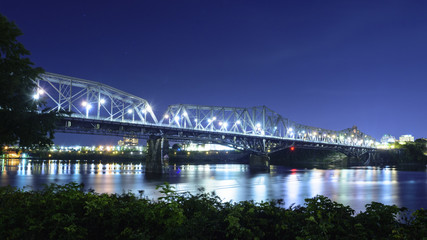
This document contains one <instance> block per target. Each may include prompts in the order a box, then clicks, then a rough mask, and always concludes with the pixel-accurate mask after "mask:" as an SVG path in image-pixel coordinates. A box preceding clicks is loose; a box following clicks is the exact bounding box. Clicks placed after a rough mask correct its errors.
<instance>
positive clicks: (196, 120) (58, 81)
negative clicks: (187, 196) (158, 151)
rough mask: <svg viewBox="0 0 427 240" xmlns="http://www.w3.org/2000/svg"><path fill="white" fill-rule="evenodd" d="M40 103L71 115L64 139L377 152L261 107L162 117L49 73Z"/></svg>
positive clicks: (95, 86)
mask: <svg viewBox="0 0 427 240" xmlns="http://www.w3.org/2000/svg"><path fill="white" fill-rule="evenodd" d="M36 83H37V89H35V90H34V96H33V97H34V99H36V100H43V101H45V102H46V103H47V107H49V108H50V110H49V111H61V110H65V111H69V112H71V113H72V114H71V115H70V116H66V117H64V118H63V119H62V120H60V122H59V123H58V125H57V130H58V131H59V132H64V133H82V134H101V135H112V136H128V137H136V138H148V137H153V136H154V137H162V138H167V139H170V140H174V141H186V142H195V143H217V144H222V145H226V146H230V147H233V148H235V149H240V150H246V151H250V152H252V153H257V154H266V153H270V152H276V151H280V150H283V149H285V148H289V147H291V146H295V147H298V148H308V149H327V150H335V151H339V152H343V153H345V154H347V155H349V154H350V155H362V154H364V153H367V152H373V151H375V145H374V144H375V139H374V138H372V137H371V136H369V135H366V134H364V133H362V132H360V131H359V130H358V129H357V128H356V127H353V128H348V129H345V130H341V131H334V130H329V129H323V128H317V127H311V126H307V125H302V124H299V123H296V122H294V121H291V120H289V119H287V118H284V117H282V116H281V115H280V114H278V113H276V112H274V111H273V110H271V109H269V108H267V107H265V106H261V107H252V108H238V107H221V106H199V105H188V104H179V105H171V106H169V107H168V109H167V110H166V111H165V112H164V113H163V114H162V115H158V116H156V114H155V113H154V112H153V109H152V108H151V106H150V104H149V103H148V101H147V100H145V99H143V98H140V97H137V96H134V95H132V94H129V93H126V92H123V91H121V90H118V89H116V88H113V87H110V86H107V85H105V84H102V83H99V82H94V81H89V80H84V79H79V78H74V77H69V76H64V75H59V74H54V73H45V74H42V75H41V76H40V78H39V79H37V81H36Z"/></svg>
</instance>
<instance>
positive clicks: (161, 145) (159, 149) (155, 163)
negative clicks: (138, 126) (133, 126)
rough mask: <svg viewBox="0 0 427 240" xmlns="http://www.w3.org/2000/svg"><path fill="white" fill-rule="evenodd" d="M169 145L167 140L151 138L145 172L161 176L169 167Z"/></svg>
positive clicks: (148, 142)
mask: <svg viewBox="0 0 427 240" xmlns="http://www.w3.org/2000/svg"><path fill="white" fill-rule="evenodd" d="M168 148H169V143H168V141H167V139H165V138H163V137H158V136H150V137H149V138H148V140H147V150H148V152H147V157H146V160H145V172H146V173H156V174H161V173H163V172H166V170H167V169H168V167H169V161H168V159H167V158H165V156H167V149H168Z"/></svg>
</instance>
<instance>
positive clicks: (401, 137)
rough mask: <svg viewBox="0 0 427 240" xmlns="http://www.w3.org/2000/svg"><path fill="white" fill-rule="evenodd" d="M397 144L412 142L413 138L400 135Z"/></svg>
mask: <svg viewBox="0 0 427 240" xmlns="http://www.w3.org/2000/svg"><path fill="white" fill-rule="evenodd" d="M399 142H402V143H403V142H414V136H412V135H402V136H400V137H399Z"/></svg>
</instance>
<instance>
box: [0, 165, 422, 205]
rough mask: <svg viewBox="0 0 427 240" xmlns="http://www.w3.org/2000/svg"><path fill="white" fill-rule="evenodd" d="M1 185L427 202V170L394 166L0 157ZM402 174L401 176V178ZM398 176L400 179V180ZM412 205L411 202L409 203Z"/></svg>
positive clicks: (236, 196) (295, 199)
mask: <svg viewBox="0 0 427 240" xmlns="http://www.w3.org/2000/svg"><path fill="white" fill-rule="evenodd" d="M0 163H1V164H2V166H1V168H0V169H1V173H0V175H1V182H0V185H1V186H5V185H8V184H10V185H13V186H17V187H23V186H26V185H36V188H37V187H40V186H41V185H42V184H49V183H58V184H65V183H68V182H70V181H75V182H78V183H80V182H84V183H85V186H86V188H93V189H94V190H95V191H97V192H101V193H102V192H107V193H122V192H126V191H128V190H132V191H133V192H134V193H137V191H138V190H142V189H143V190H145V194H147V195H148V196H149V198H156V197H158V196H160V194H159V192H158V190H156V189H155V187H156V185H159V184H163V183H164V182H169V183H170V184H171V185H172V186H174V187H176V190H177V191H179V192H185V191H190V192H192V193H197V189H198V188H200V187H204V188H205V189H206V191H207V192H211V191H215V192H216V193H217V194H218V195H219V196H220V198H221V199H224V200H226V201H229V200H233V201H242V200H255V201H265V200H268V199H270V200H271V199H280V198H281V199H284V201H285V203H286V206H289V205H290V204H292V203H296V204H303V203H304V199H305V198H309V197H313V196H315V195H317V194H321V195H325V196H328V197H330V198H331V199H332V200H334V201H337V202H339V203H342V204H344V205H351V206H352V208H354V209H356V210H357V209H359V210H363V209H364V205H365V204H367V203H370V202H371V201H377V202H383V203H385V204H397V205H399V206H406V205H405V204H412V205H414V206H418V208H419V207H420V206H422V207H425V208H426V207H427V206H426V203H425V202H427V201H421V200H418V199H427V188H426V184H427V177H426V175H427V173H426V172H404V171H397V170H396V169H394V168H385V169H384V168H372V167H368V168H354V169H335V170H319V169H312V170H298V169H286V168H279V167H278V168H273V170H272V171H271V172H270V173H257V174H251V173H250V172H249V168H248V166H247V165H237V164H236V165H233V164H219V165H176V166H171V172H170V174H165V175H163V176H162V177H160V178H149V177H147V176H145V174H144V165H142V164H141V163H137V164H123V163H99V162H92V161H79V162H71V161H57V160H49V161H39V162H37V161H30V160H21V161H19V160H4V159H3V160H2V161H1V162H0ZM402 176H403V177H402ZM399 178H400V179H401V180H400V181H399ZM409 207H410V206H409Z"/></svg>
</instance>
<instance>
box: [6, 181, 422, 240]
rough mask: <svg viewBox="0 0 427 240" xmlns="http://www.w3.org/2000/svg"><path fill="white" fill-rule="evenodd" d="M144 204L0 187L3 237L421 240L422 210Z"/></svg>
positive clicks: (203, 196) (67, 188) (176, 198)
mask: <svg viewBox="0 0 427 240" xmlns="http://www.w3.org/2000/svg"><path fill="white" fill-rule="evenodd" d="M158 188H159V189H160V190H159V191H160V192H161V193H162V194H163V196H162V197H160V198H159V199H157V200H149V199H147V198H145V197H143V196H142V192H141V193H140V195H139V196H136V195H135V194H133V193H124V194H111V195H108V194H98V193H95V192H94V191H91V190H89V191H84V186H83V185H79V184H77V183H70V184H66V185H62V186H61V185H56V184H52V185H49V186H45V187H44V189H42V190H40V191H25V190H24V189H16V188H12V187H2V188H0V236H1V239H423V237H425V236H427V230H426V226H427V211H426V210H424V209H420V210H417V211H415V212H413V213H412V214H411V215H410V214H409V213H408V211H407V210H406V209H405V208H398V207H397V206H395V205H393V206H388V205H384V204H381V203H377V202H372V203H371V204H367V205H366V211H365V212H361V213H359V214H357V215H354V210H353V209H351V208H350V207H349V206H344V205H342V204H339V203H336V202H333V201H331V200H330V199H328V198H327V197H324V196H316V197H314V198H309V199H306V201H305V204H304V205H303V206H290V207H288V208H285V207H284V206H283V202H282V201H281V200H275V201H268V202H259V203H258V202H253V201H243V202H237V203H234V202H222V201H221V199H220V198H219V197H218V196H216V195H215V194H214V193H205V192H204V191H203V189H200V191H199V193H197V194H195V195H193V194H190V193H177V192H176V191H175V190H174V188H173V187H171V186H170V185H169V184H167V183H166V184H165V185H162V186H159V187H158Z"/></svg>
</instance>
